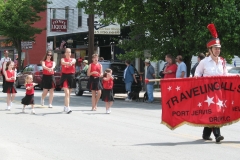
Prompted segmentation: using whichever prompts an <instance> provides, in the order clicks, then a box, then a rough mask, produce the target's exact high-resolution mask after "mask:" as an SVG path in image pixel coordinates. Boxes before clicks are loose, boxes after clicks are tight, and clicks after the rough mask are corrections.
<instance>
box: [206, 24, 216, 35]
mask: <svg viewBox="0 0 240 160" xmlns="http://www.w3.org/2000/svg"><path fill="white" fill-rule="evenodd" d="M207 28H208V30H209V31H210V32H211V34H212V36H213V38H218V34H217V30H216V28H215V26H214V24H213V23H211V24H209V25H208V26H207Z"/></svg>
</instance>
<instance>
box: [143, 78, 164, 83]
mask: <svg viewBox="0 0 240 160" xmlns="http://www.w3.org/2000/svg"><path fill="white" fill-rule="evenodd" d="M160 81H161V79H145V83H148V82H160Z"/></svg>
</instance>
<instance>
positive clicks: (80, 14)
mask: <svg viewBox="0 0 240 160" xmlns="http://www.w3.org/2000/svg"><path fill="white" fill-rule="evenodd" d="M78 27H82V8H78Z"/></svg>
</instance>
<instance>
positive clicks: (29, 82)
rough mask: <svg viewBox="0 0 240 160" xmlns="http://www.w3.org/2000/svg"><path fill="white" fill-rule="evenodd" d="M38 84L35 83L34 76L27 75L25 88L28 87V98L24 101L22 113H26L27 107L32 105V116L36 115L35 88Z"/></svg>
mask: <svg viewBox="0 0 240 160" xmlns="http://www.w3.org/2000/svg"><path fill="white" fill-rule="evenodd" d="M36 85H37V84H36V83H33V76H32V75H27V77H26V79H25V87H26V96H25V97H24V98H23V99H22V104H23V109H22V112H23V113H25V106H26V105H29V104H31V105H32V112H31V113H32V114H35V111H34V86H36Z"/></svg>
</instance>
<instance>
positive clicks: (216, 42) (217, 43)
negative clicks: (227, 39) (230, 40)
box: [207, 23, 221, 48]
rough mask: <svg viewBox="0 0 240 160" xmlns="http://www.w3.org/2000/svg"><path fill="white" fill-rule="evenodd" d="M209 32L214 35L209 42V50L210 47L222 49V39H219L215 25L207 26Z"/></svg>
mask: <svg viewBox="0 0 240 160" xmlns="http://www.w3.org/2000/svg"><path fill="white" fill-rule="evenodd" d="M207 28H208V30H209V31H210V32H211V34H212V37H213V38H212V39H211V40H209V41H208V42H207V48H210V47H221V44H220V39H219V38H218V33H217V30H216V28H215V26H214V24H213V23H211V24H209V25H208V26H207Z"/></svg>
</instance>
